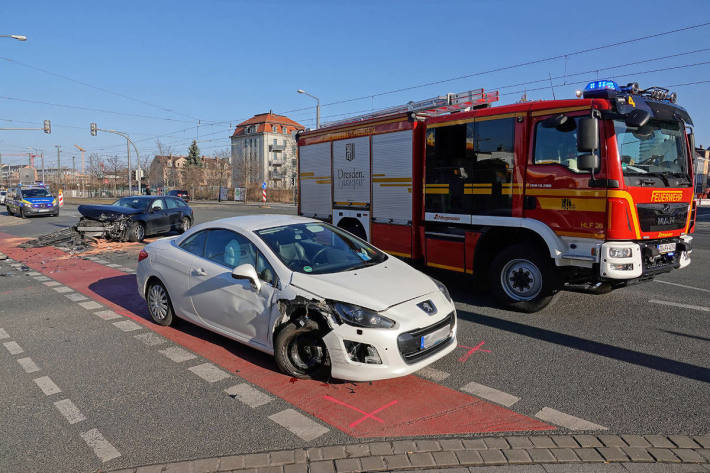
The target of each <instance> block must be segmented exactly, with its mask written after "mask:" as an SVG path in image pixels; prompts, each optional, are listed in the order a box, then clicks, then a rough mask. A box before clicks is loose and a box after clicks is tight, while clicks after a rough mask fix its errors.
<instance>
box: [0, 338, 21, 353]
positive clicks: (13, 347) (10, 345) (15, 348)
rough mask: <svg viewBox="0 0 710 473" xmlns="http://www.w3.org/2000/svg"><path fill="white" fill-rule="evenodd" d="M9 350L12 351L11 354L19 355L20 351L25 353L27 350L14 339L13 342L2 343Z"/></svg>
mask: <svg viewBox="0 0 710 473" xmlns="http://www.w3.org/2000/svg"><path fill="white" fill-rule="evenodd" d="M2 345H3V346H4V347H5V348H6V349H7V351H8V352H10V354H11V355H19V354H20V353H24V351H25V350H23V349H22V347H21V346H20V344H19V343H17V342H15V341H12V342H5V343H3V344H2Z"/></svg>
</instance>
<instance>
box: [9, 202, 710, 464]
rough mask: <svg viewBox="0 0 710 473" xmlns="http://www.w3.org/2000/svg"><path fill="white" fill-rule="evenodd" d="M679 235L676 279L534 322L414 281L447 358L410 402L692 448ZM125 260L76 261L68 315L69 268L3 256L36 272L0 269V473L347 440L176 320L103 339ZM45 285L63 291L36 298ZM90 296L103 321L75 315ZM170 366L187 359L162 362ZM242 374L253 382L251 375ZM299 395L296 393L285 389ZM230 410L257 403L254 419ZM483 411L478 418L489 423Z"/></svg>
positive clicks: (705, 217) (226, 346)
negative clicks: (437, 305) (434, 306)
mask: <svg viewBox="0 0 710 473" xmlns="http://www.w3.org/2000/svg"><path fill="white" fill-rule="evenodd" d="M194 210H195V216H196V220H197V222H198V223H199V222H202V221H208V220H213V219H216V218H222V217H228V216H233V215H242V214H248V213H254V212H263V211H268V212H278V213H294V209H293V207H290V208H289V207H283V208H271V209H261V208H259V207H245V206H237V205H233V204H227V205H223V206H221V207H217V206H215V205H211V206H200V205H196V206H194ZM77 218H78V213H76V208H75V207H73V206H66V207H65V208H64V209H63V211H62V214H61V216H60V217H58V218H41V219H39V218H37V219H30V220H20V219H11V218H10V217H6V216H5V214H4V212H3V213H2V214H0V232H1V233H5V234H9V235H13V236H18V237H20V236H21V237H30V236H37V235H39V234H44V233H48V232H51V231H54V230H56V229H58V228H62V227H63V226H68V225H72V224H73V223H75V222H76V219H77ZM694 237H695V240H694V251H693V262H692V264H691V265H690V267H688V268H686V269H684V270H680V271H676V272H674V273H671V274H666V275H663V276H660V277H658V278H657V279H656V280H655V281H653V282H647V283H644V284H639V285H635V286H630V287H627V288H624V289H620V290H617V291H614V292H612V293H610V294H606V295H592V294H587V293H580V292H571V291H563V292H561V293H560V294H559V295H558V296H557V298H556V300H555V301H554V302H553V304H551V305H550V306H549V307H547V308H546V309H545V310H543V311H541V312H539V313H537V314H532V315H522V314H518V313H512V312H509V311H504V310H501V309H499V308H496V307H495V305H494V303H493V301H492V300H490V298H489V297H488V296H487V295H486V294H485V293H484V292H483V291H480V290H478V289H477V288H475V287H473V283H472V282H471V280H469V279H468V278H461V277H460V276H458V275H453V276H452V275H450V274H447V273H439V272H430V274H431V275H433V276H435V277H437V278H439V279H441V280H442V281H444V282H445V283H446V284H447V285H448V286H449V288H450V289H451V292H452V296H453V297H454V299H455V301H456V306H457V309H458V316H459V344H460V345H462V347H460V348H459V349H458V350H457V351H456V352H454V354H452V355H450V356H448V357H446V358H444V359H442V360H440V361H439V362H437V363H436V364H434V365H433V366H432V367H431V368H432V369H431V370H427V372H425V373H420V377H424V378H428V379H429V380H432V381H434V382H435V383H436V385H438V386H435V385H432V384H428V385H427V384H421V383H419V384H416V386H418V388H417V389H421V390H422V392H417V393H412V395H413V397H421V398H424V399H427V396H429V397H430V398H431V399H432V401H431V402H434V401H435V398H436V397H437V396H443V395H446V393H447V392H448V393H461V392H462V391H469V392H471V391H472V392H475V393H477V395H479V396H480V397H483V398H486V399H488V400H490V401H492V403H491V404H490V405H491V406H493V407H496V408H498V409H500V408H501V406H502V407H505V409H500V410H501V411H506V412H511V413H512V414H516V415H522V416H525V417H526V418H530V419H533V420H543V421H544V422H545V423H546V424H547V425H549V426H550V428H556V429H557V430H558V431H560V432H563V433H564V432H569V431H570V429H569V425H570V424H569V419H568V418H567V417H565V415H567V416H573V417H574V418H576V419H577V421H581V422H587V424H580V425H582V426H584V430H585V431H590V432H591V431H594V432H600V431H601V430H600V429H608V431H609V432H618V433H638V434H651V433H664V434H676V433H678V434H680V433H683V434H690V435H698V434H707V433H708V432H709V431H710V422H709V418H710V414H709V412H708V407H707V406H708V405H710V389H708V383H710V361H709V359H708V356H707V354H708V344H709V343H710V324H708V322H707V316H708V312H710V279H709V278H707V277H706V276H705V268H707V267H708V265H709V264H710V209H702V212H701V215H700V217H699V223H698V225H697V228H696V232H695V235H694ZM138 249H139V245H126V246H121V247H120V248H119V247H115V248H111V249H108V251H105V252H104V253H101V254H100V255H98V256H99V258H100V261H103V262H96V263H94V262H91V261H85V260H80V261H79V263H81V264H90V265H94V266H91V267H90V268H92V269H90V270H87V271H86V274H84V275H83V276H82V277H77V278H76V280H77V281H78V282H77V283H76V287H74V289H76V292H73V291H72V289H68V290H67V293H66V294H77V296H76V298H80V297H82V296H81V293H82V292H84V294H87V293H88V292H90V291H89V290H83V289H81V288H80V286H81V284H84V283H83V282H80V280H81V281H84V280H85V281H86V284H87V285H88V286H86V287H88V288H89V289H91V291H93V292H92V293H96V294H98V295H99V296H102V297H99V296H96V297H92V298H87V299H85V300H82V301H78V300H77V301H74V300H70V299H69V298H68V297H67V296H66V295H65V294H64V293H60V292H57V291H55V288H56V287H63V286H64V285H66V286H69V287H71V286H72V284H73V282H72V281H71V279H72V278H69V277H68V274H69V272H70V271H72V266H76V265H77V264H79V263H76V262H73V263H72V262H71V261H59V262H58V263H53V264H51V265H50V264H48V263H45V261H49V259H51V258H55V257H56V255H54V256H52V255H50V254H49V253H46V254H45V253H41V252H37V253H36V254H35V255H34V256H31V254H30V253H28V254H25V255H24V256H23V255H18V256H17V257H16V258H15V259H19V258H20V256H22V257H23V258H31V257H34V258H35V259H34V260H33V261H35V263H33V264H34V265H35V266H36V268H34V269H39V271H38V274H36V275H27V274H28V273H30V271H22V270H21V268H20V269H19V270H18V268H13V267H12V266H9V265H8V264H7V263H2V262H0V274H2V276H0V328H1V329H2V330H0V344H2V345H4V348H0V379H2V380H3V382H2V383H0V413H1V415H0V418H1V419H3V422H2V423H0V471H12V472H15V471H94V470H97V469H99V468H104V469H116V468H121V467H127V466H135V465H140V464H150V463H158V462H166V461H177V460H187V459H193V458H202V457H209V456H216V455H228V454H237V453H244V452H258V451H264V450H274V449H280V448H298V447H310V446H319V445H330V444H337V443H347V442H350V441H352V440H353V436H354V435H355V434H354V433H352V432H349V431H347V429H343V428H341V427H339V426H338V425H335V424H332V423H330V424H329V423H328V421H327V420H323V419H324V417H323V416H320V415H311V414H310V413H311V412H315V410H317V407H313V406H310V405H306V404H302V403H301V401H300V400H298V399H296V400H294V398H293V396H291V397H289V396H288V395H287V394H283V393H284V392H287V391H283V390H282V391H278V389H276V388H274V386H276V385H270V384H269V383H270V382H271V381H269V380H268V379H271V378H272V377H274V376H276V375H273V374H271V373H273V372H274V370H275V367H274V365H273V362H272V361H271V359H270V358H269V357H268V356H265V355H262V354H260V353H256V352H254V351H253V350H250V349H247V348H243V347H241V346H239V345H238V344H236V343H235V342H231V341H229V340H226V339H224V338H222V337H218V336H215V335H212V334H209V333H208V332H205V331H203V330H201V329H198V328H196V327H193V326H190V325H189V324H182V325H181V326H179V327H178V328H177V329H175V330H173V329H170V331H161V332H159V333H158V334H156V333H155V332H154V329H155V327H154V326H151V324H150V323H149V322H146V323H145V324H142V323H139V324H136V325H137V328H135V329H132V327H131V326H130V325H126V324H123V325H120V326H116V325H114V322H119V323H120V322H130V321H131V319H129V318H127V317H120V318H119V317H116V318H115V319H109V320H104V319H103V318H101V317H100V316H95V314H96V313H97V312H103V311H104V310H114V311H116V312H119V313H124V312H122V311H123V310H125V311H126V312H125V313H124V315H125V314H128V312H130V311H133V312H132V313H135V314H138V317H137V319H140V314H141V310H143V311H144V306H143V305H141V304H142V302H141V300H140V299H139V298H138V296H137V295H135V294H134V293H132V292H131V291H132V290H134V289H131V287H132V286H131V284H135V283H134V282H132V281H133V276H132V275H131V274H130V272H129V271H128V270H129V269H131V268H135V266H136V259H135V255H136V253H137V251H138ZM62 265H63V266H62ZM109 265H114V266H115V267H116V268H117V269H118V270H119V271H117V270H116V269H110V268H108V267H107V266H109ZM42 268H44V269H42ZM74 269H76V268H74ZM92 271H94V272H92ZM110 271H113V272H114V273H110ZM120 271H122V272H120ZM72 274H73V273H72ZM43 275H44V276H43ZM43 277H49V278H51V279H48V280H43V279H42V278H43ZM72 277H73V276H72ZM35 278H39V279H40V280H37V279H35ZM53 279H56V280H57V281H61V283H62V284H60V285H57V286H54V287H49V286H47V285H45V283H50V284H51V283H52V280H53ZM91 281H94V282H93V283H92V282H91ZM81 287H84V286H81ZM116 288H119V289H116ZM120 288H123V289H120ZM124 290H125V292H121V291H124ZM92 299H95V300H96V301H98V303H99V304H100V305H101V307H100V308H96V307H92V306H91V305H89V306H88V307H92V308H85V307H83V306H80V305H79V304H81V303H86V302H91V300H92ZM112 302H114V303H115V304H112ZM129 315H130V314H129ZM108 317H112V316H110V315H109V316H108ZM138 321H139V322H140V320H138ZM124 329H130V330H128V331H125V332H124V331H123V330H124ZM136 337H138V338H136ZM11 342H16V344H17V345H18V346H19V348H20V349H21V350H22V352H17V347H15V345H12V344H11ZM7 343H10V345H9V346H8V345H7ZM153 343H155V344H153ZM186 348H187V350H186ZM181 349H182V350H186V351H184V352H181V351H180V350H181ZM161 350H167V351H166V352H165V353H161ZM168 354H170V356H168ZM181 356H185V357H190V356H192V357H193V358H191V359H185V360H182V361H176V360H181V359H182V358H181ZM25 358H30V359H31V361H32V363H34V364H35V365H36V368H37V371H33V368H32V366H31V365H30V364H28V362H27V361H26V360H25V361H22V362H20V360H24V359H25ZM204 364H210V365H212V366H213V367H214V369H217V370H219V371H221V372H223V373H225V374H226V375H228V376H226V377H224V376H223V375H220V374H219V373H217V372H212V375H213V376H212V377H210V372H209V370H208V373H207V374H206V375H205V377H206V378H208V379H211V380H213V381H208V380H206V379H205V377H201V376H200V375H196V373H195V371H190V370H189V369H188V368H194V367H196V366H200V365H204ZM234 366H238V367H241V369H242V371H241V372H240V371H239V370H238V369H234ZM252 366H256V368H254V369H253V371H249V370H251V369H252V368H251V367H252ZM28 368H29V372H27V371H28ZM210 369H211V368H210ZM197 371H199V369H197ZM255 373H256V374H255ZM203 374H204V373H203ZM45 376H47V377H49V378H50V380H51V382H52V383H54V384H55V385H56V386H57V388H58V389H60V390H61V392H52V391H51V390H50V392H52V393H51V394H47V395H45V394H44V393H43V390H42V389H39V387H38V383H39V384H42V383H46V381H45V380H42V381H36V380H38V379H39V378H43V377H45ZM267 378H268V379H267ZM412 378H413V377H412ZM417 379H419V378H417ZM397 383H411V381H409V380H406V379H405V380H401V381H399V382H394V383H373V384H372V385H363V386H357V385H349V384H338V383H336V384H334V385H332V386H330V387H328V388H327V389H332V391H329V392H333V393H336V394H334V395H335V396H336V397H337V395H342V396H348V395H349V394H344V393H349V392H350V391H353V393H352V397H350V398H349V399H359V400H361V401H362V396H359V395H358V393H356V391H358V390H359V391H360V392H361V394H362V393H363V392H366V393H367V395H368V396H369V397H372V398H373V402H374V404H373V406H379V405H384V404H385V402H387V400H388V399H389V398H388V396H389V395H390V394H391V393H392V392H394V390H395V389H396V384H397ZM42 385H43V386H45V388H46V387H47V386H48V385H47V384H42ZM235 385H246V386H247V387H246V388H245V387H244V386H242V389H247V393H248V395H247V396H246V398H241V397H239V396H236V397H234V396H230V395H227V394H226V393H225V389H228V388H230V387H232V386H235ZM286 385H287V386H288V382H287V383H286ZM299 386H302V385H299V384H298V383H294V384H293V389H298V388H299ZM427 386H428V387H427ZM317 388H318V386H316V385H313V388H312V389H313V390H315V389H317ZM464 388H466V389H464ZM491 388H492V389H491ZM249 389H251V391H249ZM324 389H325V388H324ZM482 389H483V390H484V391H482ZM254 391H256V393H257V394H254ZM274 393H276V394H274ZM442 393H443V394H442ZM259 394H260V395H261V396H262V397H261V398H260V397H259ZM249 396H251V398H250V397H249ZM263 396H266V398H264V397H263ZM358 396H359V397H358ZM303 397H304V398H305V397H307V396H305V394H304V395H303ZM452 397H453V394H452ZM267 398H268V401H266V399H267ZM239 399H242V401H243V399H262V400H263V401H265V402H264V404H259V403H258V402H256V403H252V404H259V405H254V406H253V407H252V406H251V405H249V404H248V403H247V402H246V401H244V402H242V401H240V400H239ZM286 399H288V401H287V400H286ZM66 400H69V401H70V402H69V403H67V402H66ZM352 402H353V403H355V401H352ZM55 403H58V405H56V404H55ZM401 403H402V404H403V403H404V401H402V402H401ZM72 406H73V409H72ZM487 406H488V404H485V405H482V408H483V409H484V410H485V409H492V407H487ZM329 409H336V406H330V407H329ZM372 409H374V407H373V408H372ZM346 410H347V409H346ZM292 412H294V413H295V414H296V424H297V426H298V427H299V428H300V429H301V433H302V431H303V429H306V430H308V428H311V432H312V435H315V433H317V432H316V430H317V429H316V428H317V427H320V429H322V431H321V433H320V435H318V436H316V437H315V438H313V439H311V440H304V437H305V438H309V436H308V435H301V434H297V433H294V429H289V428H286V427H284V426H283V422H282V423H278V422H276V421H275V420H274V419H272V418H271V416H275V417H274V418H275V419H281V420H283V419H284V418H288V416H289V415H292ZM77 413H78V414H77ZM284 413H286V414H284ZM383 414H386V411H383V413H382V414H380V415H381V416H382V419H384V420H385V422H386V421H387V420H388V418H387V417H386V415H383ZM499 414H500V413H499ZM512 414H511V415H512ZM299 415H300V416H301V417H297V416H299ZM442 415H443V414H442ZM536 416H537V417H536ZM496 418H497V419H501V417H500V416H499V417H496ZM77 419H80V420H77ZM304 419H305V420H304ZM417 420H419V418H417ZM368 422H370V423H371V424H375V423H374V422H372V420H369V421H368ZM471 423H474V420H471ZM286 424H288V422H286ZM314 425H315V427H314ZM363 425H364V423H363ZM375 425H376V424H375ZM506 425H507V424H506ZM565 425H567V427H565ZM473 427H475V426H473ZM314 429H316V430H314ZM486 429H487V430H486ZM497 430H498V431H501V432H512V431H515V430H519V429H512V428H511V429H510V430H506V428H500V429H497ZM295 431H297V432H298V429H296V430H295ZM484 431H485V432H488V435H490V432H491V431H492V428H491V426H490V425H486V427H485V428H484V427H481V428H480V429H479V430H476V429H475V428H472V429H471V432H481V433H483V432H484ZM96 432H99V436H98V437H97V436H96ZM313 432H315V433H313ZM422 432H426V430H425V429H424V427H423V430H422ZM452 433H453V432H452ZM471 435H476V434H475V433H472V434H471ZM87 438H88V439H90V440H86V439H87ZM97 439H98V440H97ZM109 447H111V448H109ZM112 449H113V450H112ZM116 453H119V455H120V456H115V454H116ZM102 460H105V462H103V461H102Z"/></svg>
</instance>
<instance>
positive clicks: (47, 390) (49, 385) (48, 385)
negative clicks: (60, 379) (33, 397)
mask: <svg viewBox="0 0 710 473" xmlns="http://www.w3.org/2000/svg"><path fill="white" fill-rule="evenodd" d="M33 381H34V382H35V384H36V385H37V386H38V387H39V388H40V389H41V390H42V392H43V393H44V395H45V396H51V395H52V394H57V393H60V392H62V390H61V389H59V386H57V385H56V384H54V381H52V380H51V379H50V377H49V376H42V377H41V378H36V379H34V380H33Z"/></svg>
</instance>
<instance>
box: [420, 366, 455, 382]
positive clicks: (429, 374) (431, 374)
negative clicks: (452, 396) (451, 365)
mask: <svg viewBox="0 0 710 473" xmlns="http://www.w3.org/2000/svg"><path fill="white" fill-rule="evenodd" d="M416 374H418V375H419V376H421V377H423V378H427V379H431V380H432V381H443V380H445V379H446V378H448V377H449V376H450V375H449V373H447V372H446V371H441V370H437V369H434V368H431V367H429V366H427V367H426V368H422V369H420V370H419V371H417V373H416Z"/></svg>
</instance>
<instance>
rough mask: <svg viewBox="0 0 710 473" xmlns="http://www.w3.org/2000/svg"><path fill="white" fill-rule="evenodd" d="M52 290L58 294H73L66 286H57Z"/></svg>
mask: <svg viewBox="0 0 710 473" xmlns="http://www.w3.org/2000/svg"><path fill="white" fill-rule="evenodd" d="M52 289H54V290H55V291H57V292H58V293H60V294H63V293H65V292H73V291H74V289H72V288H70V287H66V286H57V287H53V288H52Z"/></svg>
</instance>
